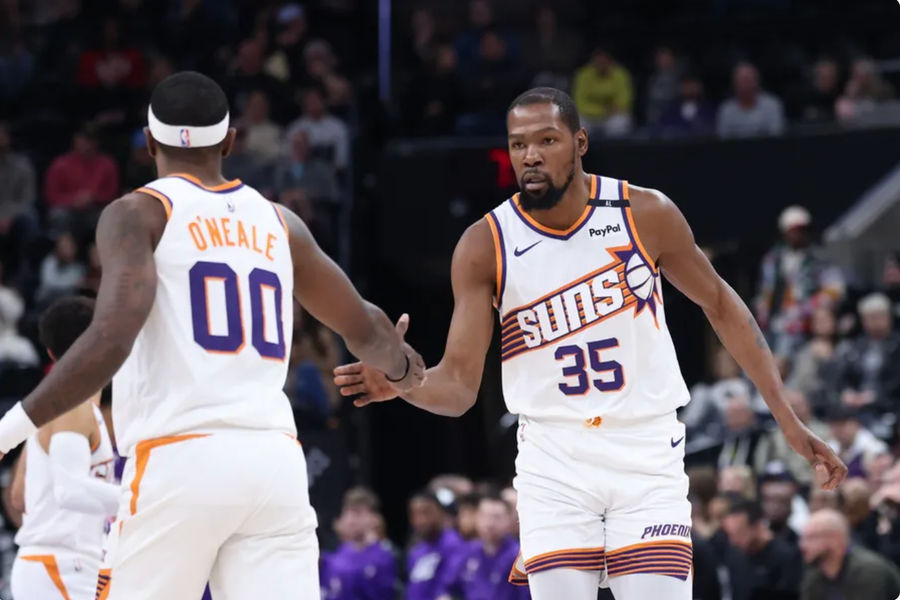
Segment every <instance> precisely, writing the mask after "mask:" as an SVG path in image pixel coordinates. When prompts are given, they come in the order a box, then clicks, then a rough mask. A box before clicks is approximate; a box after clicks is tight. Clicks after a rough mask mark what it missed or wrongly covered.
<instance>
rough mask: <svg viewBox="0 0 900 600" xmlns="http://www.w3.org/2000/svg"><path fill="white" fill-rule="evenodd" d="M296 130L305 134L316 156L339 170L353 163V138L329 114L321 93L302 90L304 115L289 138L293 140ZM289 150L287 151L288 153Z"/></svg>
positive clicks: (343, 125) (292, 128) (294, 123)
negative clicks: (351, 150) (351, 140)
mask: <svg viewBox="0 0 900 600" xmlns="http://www.w3.org/2000/svg"><path fill="white" fill-rule="evenodd" d="M297 130H302V131H305V132H306V135H307V136H308V138H309V143H310V144H311V145H312V150H313V155H314V156H315V157H317V158H322V159H324V160H327V161H328V162H329V163H330V164H333V165H334V166H335V167H336V168H337V169H338V171H343V170H344V169H346V168H347V165H348V164H349V161H350V136H349V133H348V132H347V126H346V125H345V124H344V122H343V121H341V120H340V119H338V118H337V117H335V116H334V115H331V114H330V113H328V111H327V110H326V108H325V96H324V95H323V93H322V90H321V89H319V88H317V87H311V88H308V89H306V90H304V91H303V116H302V117H300V118H299V119H297V120H296V121H294V122H293V123H291V124H290V126H289V127H288V129H287V135H286V138H287V139H288V140H292V139H293V133H294V132H295V131H297ZM289 153H290V148H286V149H285V154H289Z"/></svg>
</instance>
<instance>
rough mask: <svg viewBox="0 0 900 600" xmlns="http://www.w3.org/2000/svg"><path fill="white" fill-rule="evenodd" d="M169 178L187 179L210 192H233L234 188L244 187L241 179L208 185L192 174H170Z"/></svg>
mask: <svg viewBox="0 0 900 600" xmlns="http://www.w3.org/2000/svg"><path fill="white" fill-rule="evenodd" d="M168 177H180V178H181V179H187V180H188V181H190V182H191V183H193V184H195V185H198V186H200V187H202V188H203V189H204V190H208V191H210V192H224V191H227V190H232V189H234V188H238V187H240V186H241V185H242V183H243V182H241V180H240V179H232V180H231V181H226V182H225V183H220V184H219V185H206V184H204V183H203V182H202V181H200V180H199V179H197V178H196V177H194V176H193V175H191V174H190V173H170V174H169V175H168Z"/></svg>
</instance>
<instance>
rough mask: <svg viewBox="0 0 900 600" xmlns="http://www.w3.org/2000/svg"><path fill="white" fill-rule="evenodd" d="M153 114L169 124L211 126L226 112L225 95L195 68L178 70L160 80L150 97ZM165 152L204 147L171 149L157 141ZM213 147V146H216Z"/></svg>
mask: <svg viewBox="0 0 900 600" xmlns="http://www.w3.org/2000/svg"><path fill="white" fill-rule="evenodd" d="M150 106H151V107H152V108H153V114H154V115H156V118H157V119H159V120H160V121H162V122H163V123H168V124H171V125H194V126H197V127H205V126H208V125H215V124H216V123H218V122H220V121H221V120H222V119H224V118H225V115H226V114H227V113H228V98H227V97H226V96H225V92H224V91H223V90H222V88H221V86H219V84H218V83H216V82H215V81H214V80H213V79H212V78H210V77H207V76H206V75H204V74H203V73H198V72H196V71H180V72H178V73H174V74H172V75H169V76H168V77H166V78H165V79H163V80H162V81H161V82H160V83H159V84H158V85H157V86H156V88H154V90H153V94H152V95H151V96H150ZM160 146H162V147H163V148H165V149H166V150H167V151H169V150H179V151H187V152H193V151H196V150H207V148H175V147H174V146H166V145H164V144H160ZM216 147H217V146H213V148H216Z"/></svg>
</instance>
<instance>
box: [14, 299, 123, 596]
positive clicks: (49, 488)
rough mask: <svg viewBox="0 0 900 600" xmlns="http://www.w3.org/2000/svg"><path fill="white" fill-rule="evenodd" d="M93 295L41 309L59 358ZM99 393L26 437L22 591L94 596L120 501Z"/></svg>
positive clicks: (18, 572) (82, 325)
mask: <svg viewBox="0 0 900 600" xmlns="http://www.w3.org/2000/svg"><path fill="white" fill-rule="evenodd" d="M93 314H94V301H93V300H90V299H88V298H83V297H76V296H72V297H66V298H60V299H59V300H57V301H56V302H54V303H53V304H52V305H50V307H49V308H47V310H45V311H44V314H42V315H41V319H40V322H39V324H38V329H39V333H40V339H41V343H42V344H43V345H44V346H45V347H46V348H47V353H48V354H49V355H50V358H52V359H53V360H59V359H61V358H62V357H63V356H65V354H66V352H67V351H68V350H69V347H70V346H72V344H73V343H74V342H75V340H76V339H78V337H79V336H80V335H81V334H82V333H84V331H85V329H87V327H88V325H89V324H90V322H91V318H92V316H93ZM99 402H100V394H99V393H97V394H95V395H94V396H92V397H90V398H88V399H87V400H85V401H84V402H82V403H80V404H78V405H77V406H75V407H74V408H72V409H71V410H69V411H68V412H66V413H64V414H63V415H61V416H59V417H56V418H55V419H53V420H52V421H50V422H49V423H47V424H45V425H43V426H42V427H41V428H40V429H38V431H37V432H36V433H34V434H32V435H31V436H30V437H29V438H28V441H27V442H26V443H25V448H24V454H23V457H22V459H21V460H22V463H23V465H22V468H17V469H16V477H17V478H21V480H20V481H21V485H20V484H19V481H17V482H14V483H13V487H14V488H16V487H19V488H21V487H24V496H25V498H24V505H25V506H24V507H25V514H24V516H23V521H22V527H21V528H20V529H19V531H18V533H17V534H16V544H17V545H18V546H19V552H18V554H17V555H16V561H15V563H13V569H12V581H11V583H12V593H13V596H14V597H15V598H23V599H25V600H28V599H33V600H44V599H48V600H49V599H50V598H68V599H69V600H92V599H93V598H94V592H95V590H96V587H97V573H98V572H99V571H100V562H101V560H102V558H103V541H104V537H105V535H106V527H107V525H108V523H109V520H110V519H111V518H112V516H113V515H115V514H116V508H117V507H118V504H119V486H118V485H116V484H115V483H112V482H113V469H114V465H113V458H114V457H113V449H112V443H111V441H110V437H109V433H108V431H107V429H106V423H105V422H104V420H103V415H102V414H101V412H100V409H99V406H98V405H99Z"/></svg>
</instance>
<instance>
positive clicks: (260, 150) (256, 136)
mask: <svg viewBox="0 0 900 600" xmlns="http://www.w3.org/2000/svg"><path fill="white" fill-rule="evenodd" d="M240 127H241V128H242V129H243V130H244V133H245V135H246V138H245V140H244V144H245V145H246V148H247V150H248V151H249V152H252V153H253V154H254V155H256V156H257V157H258V159H259V160H260V161H261V162H263V163H270V162H274V161H275V159H276V158H278V155H279V153H280V152H281V127H279V126H278V125H276V124H275V123H273V122H272V120H271V119H270V118H269V98H268V97H267V96H266V93H265V92H264V91H262V90H254V91H252V92H250V93H249V94H248V95H247V101H246V102H245V103H244V111H243V114H242V115H241V119H240Z"/></svg>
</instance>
